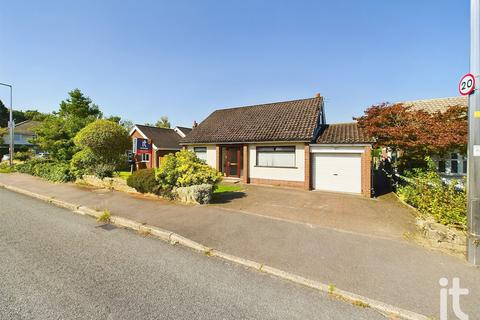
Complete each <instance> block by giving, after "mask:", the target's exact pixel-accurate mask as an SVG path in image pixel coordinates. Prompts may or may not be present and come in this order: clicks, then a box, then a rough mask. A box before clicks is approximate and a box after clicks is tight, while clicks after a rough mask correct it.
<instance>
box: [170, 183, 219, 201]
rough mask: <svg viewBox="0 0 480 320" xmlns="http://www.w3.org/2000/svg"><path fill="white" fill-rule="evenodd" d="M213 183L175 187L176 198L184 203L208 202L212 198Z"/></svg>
mask: <svg viewBox="0 0 480 320" xmlns="http://www.w3.org/2000/svg"><path fill="white" fill-rule="evenodd" d="M212 194H213V185H211V184H200V185H194V186H189V187H180V188H176V189H175V198H177V199H178V200H180V201H181V202H184V203H196V204H207V203H210V201H211V200H212Z"/></svg>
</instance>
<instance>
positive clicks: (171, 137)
mask: <svg viewBox="0 0 480 320" xmlns="http://www.w3.org/2000/svg"><path fill="white" fill-rule="evenodd" d="M135 128H138V129H139V130H140V131H141V132H142V133H143V134H144V135H146V136H147V138H148V139H152V142H153V144H154V145H155V147H157V148H158V149H175V150H177V149H180V145H179V144H178V143H179V141H180V139H181V137H180V135H179V134H178V133H176V132H175V131H174V130H173V129H168V128H158V127H151V126H145V125H140V124H136V125H135V127H134V129H135ZM134 129H133V130H134ZM133 130H132V131H133Z"/></svg>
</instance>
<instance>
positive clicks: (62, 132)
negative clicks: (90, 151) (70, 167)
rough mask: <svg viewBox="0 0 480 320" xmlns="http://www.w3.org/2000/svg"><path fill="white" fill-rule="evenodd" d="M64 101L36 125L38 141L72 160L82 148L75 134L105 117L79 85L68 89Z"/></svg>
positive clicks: (57, 157)
mask: <svg viewBox="0 0 480 320" xmlns="http://www.w3.org/2000/svg"><path fill="white" fill-rule="evenodd" d="M68 95H69V98H67V99H66V100H64V101H62V102H61V103H60V109H59V111H58V112H54V113H53V114H51V115H48V116H46V117H45V119H44V120H43V122H42V124H41V125H40V126H38V127H37V128H36V130H35V131H36V135H37V137H36V139H35V141H34V142H35V143H36V144H38V146H39V148H40V149H41V150H43V151H46V152H48V153H49V154H50V156H51V157H52V158H53V159H55V160H63V161H68V160H70V159H71V158H72V156H73V155H74V154H75V152H77V151H78V148H77V146H75V143H74V141H73V138H74V137H75V135H76V134H77V133H78V132H79V131H80V130H81V129H83V128H84V127H85V126H86V125H88V124H89V123H91V122H93V121H95V120H97V119H99V118H101V117H102V113H101V112H100V109H99V108H98V106H97V105H96V104H94V103H93V102H92V100H91V99H90V98H89V97H86V96H85V95H84V94H83V93H82V92H81V91H80V90H79V89H75V90H73V91H70V92H69V93H68Z"/></svg>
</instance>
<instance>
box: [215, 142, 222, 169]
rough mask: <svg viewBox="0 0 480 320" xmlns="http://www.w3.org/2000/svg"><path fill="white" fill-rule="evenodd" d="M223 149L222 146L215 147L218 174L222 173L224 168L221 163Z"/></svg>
mask: <svg viewBox="0 0 480 320" xmlns="http://www.w3.org/2000/svg"><path fill="white" fill-rule="evenodd" d="M220 153H221V148H220V146H216V147H215V157H216V160H215V169H217V171H218V172H222V166H221V163H220V160H221V154H220Z"/></svg>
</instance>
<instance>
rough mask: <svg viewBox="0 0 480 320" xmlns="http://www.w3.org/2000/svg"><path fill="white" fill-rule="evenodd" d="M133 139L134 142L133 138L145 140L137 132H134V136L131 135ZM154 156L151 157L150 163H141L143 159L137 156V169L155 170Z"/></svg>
mask: <svg viewBox="0 0 480 320" xmlns="http://www.w3.org/2000/svg"><path fill="white" fill-rule="evenodd" d="M131 138H132V140H133V138H142V139H144V137H143V136H142V135H141V134H140V133H139V132H138V131H137V130H135V131H133V132H132V134H131ZM154 157H155V156H154V154H151V155H150V162H141V159H142V158H140V157H139V156H137V155H135V163H136V168H137V169H145V168H153V166H154V165H153V161H154V160H153V159H154Z"/></svg>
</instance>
